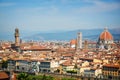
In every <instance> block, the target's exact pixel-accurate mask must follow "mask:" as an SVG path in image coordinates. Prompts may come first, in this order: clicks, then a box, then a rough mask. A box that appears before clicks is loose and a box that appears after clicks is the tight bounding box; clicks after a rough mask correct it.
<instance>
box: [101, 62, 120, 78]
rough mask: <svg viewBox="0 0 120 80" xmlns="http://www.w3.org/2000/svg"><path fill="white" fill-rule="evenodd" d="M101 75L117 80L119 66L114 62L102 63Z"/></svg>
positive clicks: (119, 72) (119, 73)
mask: <svg viewBox="0 0 120 80" xmlns="http://www.w3.org/2000/svg"><path fill="white" fill-rule="evenodd" d="M102 73H103V77H104V78H106V79H112V80H119V79H120V66H119V65H117V64H116V65H115V64H106V65H103V71H102Z"/></svg>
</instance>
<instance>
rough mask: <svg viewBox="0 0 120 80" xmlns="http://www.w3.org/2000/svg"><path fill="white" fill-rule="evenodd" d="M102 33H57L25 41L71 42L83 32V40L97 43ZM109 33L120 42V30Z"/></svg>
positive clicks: (89, 30) (97, 31) (28, 37)
mask: <svg viewBox="0 0 120 80" xmlns="http://www.w3.org/2000/svg"><path fill="white" fill-rule="evenodd" d="M102 31H103V29H82V30H73V31H64V32H55V33H52V32H51V33H38V34H34V35H31V36H25V37H23V40H71V39H76V37H77V33H78V32H82V36H83V39H87V40H94V41H96V40H98V38H99V35H100V34H101V32H102ZM109 32H110V33H111V34H112V35H113V37H114V40H120V29H110V30H109Z"/></svg>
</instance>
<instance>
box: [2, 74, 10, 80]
mask: <svg viewBox="0 0 120 80" xmlns="http://www.w3.org/2000/svg"><path fill="white" fill-rule="evenodd" d="M7 78H9V76H8V75H7V73H5V72H0V80H2V79H7Z"/></svg>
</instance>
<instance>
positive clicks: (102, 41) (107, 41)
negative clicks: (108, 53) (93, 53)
mask: <svg viewBox="0 0 120 80" xmlns="http://www.w3.org/2000/svg"><path fill="white" fill-rule="evenodd" d="M112 44H113V36H112V34H111V33H110V32H109V31H108V29H107V28H105V29H104V31H103V32H102V33H101V34H100V36H99V39H98V46H97V47H98V48H100V49H110V48H112Z"/></svg>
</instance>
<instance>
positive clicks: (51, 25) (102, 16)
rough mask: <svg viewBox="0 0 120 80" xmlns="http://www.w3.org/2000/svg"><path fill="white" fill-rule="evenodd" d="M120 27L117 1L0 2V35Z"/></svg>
mask: <svg viewBox="0 0 120 80" xmlns="http://www.w3.org/2000/svg"><path fill="white" fill-rule="evenodd" d="M105 27H108V28H119V27H120V0H0V34H8V33H12V32H13V31H14V29H15V28H19V29H20V31H23V32H30V33H31V32H33V33H34V32H36V31H39V32H50V31H51V32H52V31H53V32H57V31H69V30H76V29H94V28H105Z"/></svg>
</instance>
